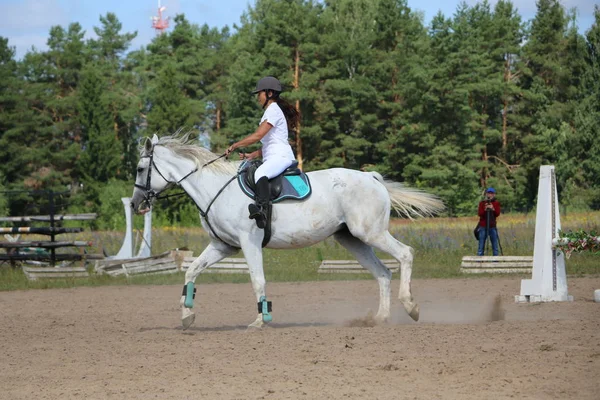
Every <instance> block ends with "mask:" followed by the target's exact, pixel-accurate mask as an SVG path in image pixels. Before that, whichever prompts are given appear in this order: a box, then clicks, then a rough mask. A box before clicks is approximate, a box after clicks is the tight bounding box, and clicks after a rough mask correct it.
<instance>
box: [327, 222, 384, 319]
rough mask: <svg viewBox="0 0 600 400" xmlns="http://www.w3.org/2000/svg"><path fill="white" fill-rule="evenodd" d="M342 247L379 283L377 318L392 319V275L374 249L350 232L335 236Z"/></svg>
mask: <svg viewBox="0 0 600 400" xmlns="http://www.w3.org/2000/svg"><path fill="white" fill-rule="evenodd" d="M334 238H335V240H337V241H338V242H339V243H340V244H341V245H342V246H344V247H345V248H346V249H348V251H350V253H352V255H354V257H356V259H357V260H358V262H359V263H360V265H362V266H363V267H365V268H366V269H367V270H369V271H370V272H371V274H373V276H374V277H375V279H377V283H379V310H378V311H377V315H376V316H375V320H377V321H378V322H385V321H387V320H388V319H389V317H390V281H391V279H392V273H391V272H390V270H389V269H388V268H387V267H386V266H385V265H384V264H383V263H382V262H381V260H379V258H377V256H376V255H375V252H374V251H373V248H371V246H369V245H367V244H365V243H364V242H362V241H361V240H360V239H358V238H356V237H354V236H352V234H351V233H350V232H349V231H348V230H344V231H340V232H338V233H336V234H335V235H334Z"/></svg>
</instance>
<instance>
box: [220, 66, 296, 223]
mask: <svg viewBox="0 0 600 400" xmlns="http://www.w3.org/2000/svg"><path fill="white" fill-rule="evenodd" d="M281 91H282V87H281V82H279V80H277V79H276V78H274V77H272V76H267V77H265V78H262V79H261V80H259V81H258V83H257V84H256V89H255V90H254V91H253V92H252V94H256V95H257V100H258V102H259V103H260V104H261V106H262V108H263V109H264V110H265V112H264V114H263V116H262V118H261V119H260V124H259V126H258V129H257V130H256V131H255V132H254V133H253V134H251V135H248V136H247V137H245V138H244V139H242V140H240V141H239V142H236V143H234V144H232V145H231V146H229V148H228V149H227V150H226V151H225V153H226V154H227V155H229V154H230V153H231V152H233V151H234V150H235V149H238V148H240V147H246V146H249V145H252V144H254V143H257V142H258V141H260V142H261V143H262V148H261V149H259V150H256V151H254V152H252V153H240V159H253V158H256V157H259V156H262V159H263V163H262V165H261V166H260V167H258V169H257V170H256V173H255V174H254V182H255V183H256V189H255V193H256V196H255V204H250V205H248V211H249V213H250V216H249V218H250V219H256V225H257V226H258V227H259V228H260V229H264V228H265V225H266V221H267V214H266V209H267V206H268V204H269V199H270V187H269V179H273V178H275V177H276V176H277V175H279V174H281V173H282V172H283V171H285V169H286V168H288V167H289V166H290V165H292V162H294V161H295V156H294V152H293V151H292V147H291V146H290V144H289V142H288V132H289V131H290V130H295V129H296V127H297V126H298V124H299V122H300V115H299V113H298V111H297V110H296V109H295V108H294V107H293V106H292V105H290V104H289V103H288V102H286V101H285V100H283V99H282V98H281V97H279V95H280V93H281Z"/></svg>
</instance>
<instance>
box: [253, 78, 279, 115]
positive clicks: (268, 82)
mask: <svg viewBox="0 0 600 400" xmlns="http://www.w3.org/2000/svg"><path fill="white" fill-rule="evenodd" d="M269 90H271V91H273V94H272V95H269ZM282 90H283V88H282V86H281V82H279V80H278V79H277V78H274V77H272V76H266V77H264V78H262V79H261V80H259V81H258V83H257V84H256V89H254V90H253V91H252V94H256V93H259V92H262V91H265V92H266V94H267V100H266V101H265V104H263V108H265V107H266V105H267V103H268V102H269V100H271V99H276V98H277V97H279V93H281V91H282Z"/></svg>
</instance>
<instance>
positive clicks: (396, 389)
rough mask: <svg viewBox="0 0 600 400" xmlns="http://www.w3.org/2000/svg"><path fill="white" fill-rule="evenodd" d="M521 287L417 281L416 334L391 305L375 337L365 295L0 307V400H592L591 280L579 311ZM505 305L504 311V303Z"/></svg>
mask: <svg viewBox="0 0 600 400" xmlns="http://www.w3.org/2000/svg"><path fill="white" fill-rule="evenodd" d="M519 285H520V278H515V277H510V278H492V279H487V278H483V279H455V280H415V281H413V292H414V295H415V297H416V299H417V300H418V301H419V302H420V305H421V321H420V322H418V323H415V322H412V321H411V320H410V318H409V317H408V316H407V315H406V314H405V313H404V312H403V311H402V310H401V305H400V304H399V302H398V300H397V299H395V297H396V294H397V293H396V292H397V287H398V279H397V278H396V279H395V282H394V301H393V321H392V323H390V324H389V325H385V326H373V325H372V324H371V323H370V321H371V320H370V318H369V317H368V316H369V315H372V313H373V312H374V311H376V309H377V303H378V289H377V286H376V283H375V282H374V281H358V282H314V283H298V284H294V283H289V284H288V283H271V284H269V285H268V287H267V290H268V295H269V299H270V300H272V301H273V310H274V313H273V316H274V322H273V323H272V324H271V326H270V327H268V328H265V329H263V330H260V331H256V330H252V331H248V330H246V325H247V324H249V323H250V322H252V321H253V320H254V318H255V316H256V314H255V312H256V311H255V310H256V304H255V300H254V298H253V297H254V295H253V292H252V289H251V286H250V284H213V285H204V286H200V287H198V295H197V297H196V307H195V311H196V313H197V317H196V322H195V325H194V326H193V327H192V328H190V329H189V330H187V331H183V330H182V329H181V327H180V321H179V318H180V312H179V307H178V302H179V295H180V293H181V286H179V285H178V286H152V287H149V286H133V287H101V288H76V289H65V290H32V291H27V292H3V293H0V366H1V369H0V398H1V399H10V400H15V399H144V400H147V399H178V400H181V399H478V400H481V399H508V398H514V399H579V400H582V399H596V400H597V399H600V304H597V303H594V302H593V301H592V298H593V291H594V289H598V288H600V278H572V279H570V280H569V292H570V293H571V294H572V295H574V296H575V302H573V303H555V304H550V303H547V304H538V305H535V304H525V305H523V304H521V305H519V304H515V303H514V300H513V296H514V295H515V294H518V293H519ZM498 296H499V297H498Z"/></svg>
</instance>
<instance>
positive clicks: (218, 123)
mask: <svg viewBox="0 0 600 400" xmlns="http://www.w3.org/2000/svg"><path fill="white" fill-rule="evenodd" d="M220 130H221V102H217V132H218V131H220Z"/></svg>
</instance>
